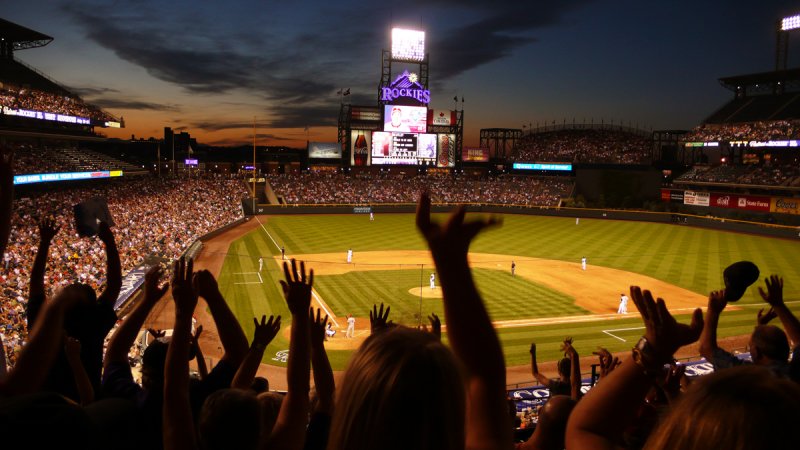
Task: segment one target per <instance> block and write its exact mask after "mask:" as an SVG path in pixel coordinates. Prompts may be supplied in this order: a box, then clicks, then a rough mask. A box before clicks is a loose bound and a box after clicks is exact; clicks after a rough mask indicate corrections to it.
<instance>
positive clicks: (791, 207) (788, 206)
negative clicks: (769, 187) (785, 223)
mask: <svg viewBox="0 0 800 450" xmlns="http://www.w3.org/2000/svg"><path fill="white" fill-rule="evenodd" d="M769 210H770V211H772V212H776V213H781V214H795V215H800V198H788V197H772V200H771V201H770V208H769Z"/></svg>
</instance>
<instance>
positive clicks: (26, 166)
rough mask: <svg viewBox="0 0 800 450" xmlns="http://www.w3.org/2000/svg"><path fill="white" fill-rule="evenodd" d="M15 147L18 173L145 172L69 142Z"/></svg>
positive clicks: (23, 144)
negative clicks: (65, 143)
mask: <svg viewBox="0 0 800 450" xmlns="http://www.w3.org/2000/svg"><path fill="white" fill-rule="evenodd" d="M9 146H10V147H11V148H13V149H14V152H15V157H16V173H17V174H26V175H27V174H38V173H59V172H88V171H95V170H123V171H126V172H129V171H143V170H144V169H142V168H141V167H137V166H134V165H132V164H130V163H128V162H125V161H121V160H119V159H116V158H112V157H110V156H108V155H105V154H102V153H98V152H94V151H91V150H88V149H81V148H75V147H70V146H66V145H61V146H59V145H54V144H51V145H49V146H38V145H34V144H28V143H16V144H13V145H9Z"/></svg>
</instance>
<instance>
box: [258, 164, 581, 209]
mask: <svg viewBox="0 0 800 450" xmlns="http://www.w3.org/2000/svg"><path fill="white" fill-rule="evenodd" d="M269 182H270V185H271V186H272V189H273V190H274V191H275V194H276V195H278V196H281V197H283V199H284V201H285V202H286V203H289V204H325V203H329V204H336V203H348V204H365V203H366V204H369V203H414V202H415V201H416V197H417V196H418V195H419V192H421V191H423V190H427V191H429V192H431V196H432V199H433V201H435V202H438V203H492V204H503V205H530V206H556V205H558V202H559V201H560V200H561V199H562V198H563V197H565V196H567V195H569V190H570V188H571V186H572V183H571V182H570V181H569V180H567V179H565V178H554V177H528V176H498V177H491V178H488V179H480V180H478V179H474V178H471V177H465V176H455V175H454V176H449V175H448V176H441V175H420V176H416V177H408V178H406V177H401V176H398V175H396V174H391V173H384V174H378V175H370V174H359V175H350V174H345V173H342V172H313V171H311V172H303V173H300V174H283V175H270V176H269Z"/></svg>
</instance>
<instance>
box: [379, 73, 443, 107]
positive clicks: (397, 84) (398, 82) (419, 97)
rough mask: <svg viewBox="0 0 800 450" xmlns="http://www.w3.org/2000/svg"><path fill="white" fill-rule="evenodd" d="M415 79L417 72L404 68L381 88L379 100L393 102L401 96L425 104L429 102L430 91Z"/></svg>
mask: <svg viewBox="0 0 800 450" xmlns="http://www.w3.org/2000/svg"><path fill="white" fill-rule="evenodd" d="M417 80H418V78H417V74H415V73H409V72H408V71H407V70H404V71H403V73H401V74H400V76H399V77H397V79H395V80H394V82H393V83H392V84H390V85H389V86H387V87H384V88H382V89H381V100H382V101H384V102H393V101H395V100H397V99H398V98H401V97H402V98H410V99H413V100H416V101H418V102H420V103H424V104H426V105H427V104H428V103H430V102H431V91H429V90H427V89H425V88H424V87H423V86H422V85H421V84H419V81H417Z"/></svg>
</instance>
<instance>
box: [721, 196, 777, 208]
mask: <svg viewBox="0 0 800 450" xmlns="http://www.w3.org/2000/svg"><path fill="white" fill-rule="evenodd" d="M711 206H715V207H717V208H732V209H745V210H748V211H769V210H770V206H771V205H770V198H769V197H754V196H752V195H734V194H711Z"/></svg>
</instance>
